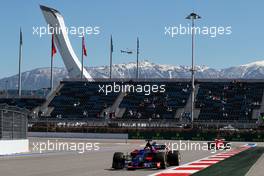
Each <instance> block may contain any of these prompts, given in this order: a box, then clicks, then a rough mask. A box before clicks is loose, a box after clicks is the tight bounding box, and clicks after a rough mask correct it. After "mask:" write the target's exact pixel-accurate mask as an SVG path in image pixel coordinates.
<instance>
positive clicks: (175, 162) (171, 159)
mask: <svg viewBox="0 0 264 176" xmlns="http://www.w3.org/2000/svg"><path fill="white" fill-rule="evenodd" d="M180 160H181V158H180V153H179V151H174V152H172V151H169V153H168V155H167V162H168V164H169V165H170V166H179V165H180Z"/></svg>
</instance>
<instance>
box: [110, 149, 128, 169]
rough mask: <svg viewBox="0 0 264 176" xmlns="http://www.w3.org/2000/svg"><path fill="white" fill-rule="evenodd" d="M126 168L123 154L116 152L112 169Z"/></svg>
mask: <svg viewBox="0 0 264 176" xmlns="http://www.w3.org/2000/svg"><path fill="white" fill-rule="evenodd" d="M124 167H125V156H124V154H123V153H122V152H115V153H114V156H113V163H112V168H114V169H124Z"/></svg>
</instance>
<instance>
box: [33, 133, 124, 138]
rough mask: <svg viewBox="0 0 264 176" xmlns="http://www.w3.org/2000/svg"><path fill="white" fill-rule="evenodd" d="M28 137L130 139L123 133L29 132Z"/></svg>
mask: <svg viewBox="0 0 264 176" xmlns="http://www.w3.org/2000/svg"><path fill="white" fill-rule="evenodd" d="M28 137H43V138H87V139H128V134H123V133H113V134H112V133H56V132H29V133H28Z"/></svg>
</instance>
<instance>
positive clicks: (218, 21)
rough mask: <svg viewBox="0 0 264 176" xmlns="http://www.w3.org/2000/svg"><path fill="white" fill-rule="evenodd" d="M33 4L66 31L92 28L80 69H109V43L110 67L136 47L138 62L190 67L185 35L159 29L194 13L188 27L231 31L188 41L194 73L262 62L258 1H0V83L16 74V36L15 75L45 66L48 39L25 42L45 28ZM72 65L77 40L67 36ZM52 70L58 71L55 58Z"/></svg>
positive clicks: (129, 57) (128, 58)
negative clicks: (56, 14) (197, 68)
mask: <svg viewBox="0 0 264 176" xmlns="http://www.w3.org/2000/svg"><path fill="white" fill-rule="evenodd" d="M39 4H42V5H46V6H49V7H53V8H55V9H57V10H59V11H60V13H61V14H62V16H63V17H64V20H65V24H66V26H76V27H78V26H92V27H95V26H99V27H100V34H99V35H86V36H85V40H86V47H87V54H88V56H87V57H86V58H85V65H86V66H101V65H108V63H109V40H110V35H111V34H112V35H113V43H114V53H113V63H114V64H118V63H128V62H132V61H135V58H136V55H135V54H133V55H125V54H121V52H120V50H121V49H127V48H128V49H129V50H132V51H135V50H136V38H137V37H139V39H140V60H149V61H151V62H154V63H157V64H169V65H190V64H191V35H177V36H176V37H174V38H172V37H170V36H169V35H165V27H168V26H179V25H180V24H181V25H183V26H187V25H189V24H190V21H188V20H186V19H185V17H186V16H187V15H188V14H190V13H191V12H196V13H197V14H199V15H200V16H201V17H202V19H199V20H197V21H196V23H195V24H196V26H199V27H204V26H209V27H214V26H223V27H227V26H231V28H232V33H231V34H230V35H219V36H217V37H215V38H212V37H210V36H208V35H196V38H195V58H196V64H197V65H206V66H209V67H212V68H217V69H220V68H226V67H230V66H236V65H242V64H246V63H250V62H254V61H258V60H262V59H263V58H264V57H263V55H264V49H263V47H264V46H263V41H264V33H263V29H264V22H263V21H264V20H263V19H264V13H263V7H264V1H262V0H251V1H250V0H240V1H239V0H236V1H230V0H221V1H212V0H184V1H183V0H163V1H162V0H155V1H153V0H96V1H94V0H75V1H66V0H27V1H21V0H3V1H1V6H0V25H1V27H0V39H1V42H0V60H1V65H0V78H3V77H7V76H11V75H14V74H17V72H18V48H19V28H20V27H21V28H22V31H23V64H22V71H27V70H31V69H34V68H39V67H49V65H50V45H51V44H50V40H51V37H50V35H45V36H42V37H39V36H38V35H33V27H36V26H46V25H47V24H46V22H45V20H44V17H43V15H42V13H41V11H40V8H39ZM69 37H70V41H71V43H72V46H73V48H74V50H75V53H76V54H77V56H78V57H79V58H80V55H81V39H80V38H79V37H78V36H76V35H70V36H69ZM54 66H56V67H64V64H63V61H62V59H61V57H60V55H59V54H56V56H55V58H54Z"/></svg>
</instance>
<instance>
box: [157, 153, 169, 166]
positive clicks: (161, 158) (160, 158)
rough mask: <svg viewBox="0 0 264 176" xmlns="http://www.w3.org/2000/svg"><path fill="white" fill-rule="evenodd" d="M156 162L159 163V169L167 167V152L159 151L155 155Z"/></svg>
mask: <svg viewBox="0 0 264 176" xmlns="http://www.w3.org/2000/svg"><path fill="white" fill-rule="evenodd" d="M155 162H156V163H159V164H160V166H159V167H158V169H166V167H167V156H166V153H165V152H158V153H156V155H155Z"/></svg>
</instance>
